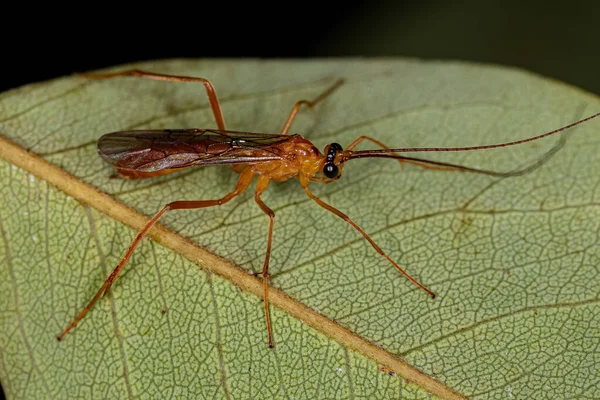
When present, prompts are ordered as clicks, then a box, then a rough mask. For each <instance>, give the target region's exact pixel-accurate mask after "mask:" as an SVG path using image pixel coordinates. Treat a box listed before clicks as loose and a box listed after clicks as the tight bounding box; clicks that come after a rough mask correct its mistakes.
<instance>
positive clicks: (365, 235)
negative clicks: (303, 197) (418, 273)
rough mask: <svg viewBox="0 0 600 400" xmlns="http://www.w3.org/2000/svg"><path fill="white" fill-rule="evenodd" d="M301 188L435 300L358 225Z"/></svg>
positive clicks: (428, 291) (432, 294) (429, 292)
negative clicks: (347, 224) (344, 222)
mask: <svg viewBox="0 0 600 400" xmlns="http://www.w3.org/2000/svg"><path fill="white" fill-rule="evenodd" d="M302 186H303V187H304V191H305V192H306V194H307V195H308V197H310V198H311V199H313V200H314V201H316V202H317V204H318V205H320V206H321V207H323V208H324V209H326V210H327V211H331V212H332V213H334V214H335V215H337V216H338V217H340V218H341V219H343V220H344V221H346V222H347V223H349V224H350V225H352V227H353V228H354V229H356V230H357V231H358V232H359V233H360V234H361V235H363V237H364V238H365V239H367V241H368V242H369V243H370V244H371V246H373V248H374V249H375V250H376V251H377V252H378V253H379V254H381V255H382V256H383V257H384V258H385V259H386V260H388V261H389V262H390V263H391V264H392V265H393V266H394V267H396V269H397V270H398V271H400V273H401V274H402V275H404V276H405V277H406V278H408V280H409V281H411V282H412V283H414V284H415V285H417V286H418V287H419V288H420V289H422V290H423V291H425V292H426V293H427V294H428V295H429V296H431V298H432V299H435V293H433V292H432V291H431V290H429V289H427V288H426V287H425V286H423V285H422V284H421V283H419V281H417V280H416V279H415V278H413V277H412V276H410V275H409V274H408V273H407V272H406V271H404V270H403V269H402V268H400V266H399V265H398V264H396V262H394V260H392V259H391V258H390V256H388V255H387V254H385V253H384V252H383V250H381V248H380V247H379V246H378V245H377V243H375V242H374V241H373V239H371V237H370V236H369V235H367V233H366V232H365V231H363V230H362V229H361V228H360V227H359V226H358V225H356V224H355V223H354V221H352V220H351V219H350V218H349V217H348V216H347V215H346V214H344V213H343V212H341V211H340V210H338V209H337V208H335V207H333V206H331V205H329V204H327V203H325V202H324V201H323V200H321V199H320V198H318V197H317V196H315V195H314V194H313V193H312V192H311V191H310V189H309V188H308V183H306V184H304V185H302Z"/></svg>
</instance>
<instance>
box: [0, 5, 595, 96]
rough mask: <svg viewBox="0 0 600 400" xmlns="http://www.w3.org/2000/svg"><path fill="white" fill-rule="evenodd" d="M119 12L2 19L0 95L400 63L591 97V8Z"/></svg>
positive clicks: (97, 9)
mask: <svg viewBox="0 0 600 400" xmlns="http://www.w3.org/2000/svg"><path fill="white" fill-rule="evenodd" d="M124 4H127V3H119V5H118V6H116V5H113V6H108V5H106V4H105V3H92V2H82V3H80V4H79V5H78V6H71V8H68V9H65V10H60V11H58V10H56V9H55V8H52V9H50V10H44V9H40V8H37V7H38V6H35V7H34V6H31V7H30V9H29V10H19V11H17V12H15V13H11V12H7V13H5V15H4V16H3V17H4V18H3V19H7V20H8V21H3V23H5V22H8V24H4V25H2V27H0V33H1V34H2V36H1V37H2V38H3V39H2V42H3V46H2V47H3V50H2V52H3V53H4V56H6V57H5V59H4V60H3V61H2V73H3V74H2V77H1V78H0V91H3V90H6V89H8V88H13V87H18V86H21V85H23V84H26V83H30V82H36V81H41V80H46V79H50V78H54V77H58V76H63V75H68V74H71V73H72V72H77V71H86V70H91V69H97V68H101V67H106V66H111V65H115V64H122V63H127V62H131V61H138V60H149V59H157V58H170V57H265V58H266V57H332V56H404V57H420V58H428V59H455V60H471V61H478V62H486V63H496V64H502V65H510V66H517V67H522V68H525V69H528V70H531V71H534V72H538V73H540V74H543V75H547V76H550V77H554V78H557V79H559V80H562V81H565V82H568V83H571V84H573V85H576V86H580V87H582V88H585V89H587V90H589V91H592V92H594V93H596V94H600V51H599V49H600V1H598V0H589V1H586V0H572V1H569V2H548V1H541V0H531V1H527V0H520V1H519V0H504V1H502V2H499V1H496V2H491V1H485V0H484V1H481V0H465V1H456V0H446V1H444V0H410V1H408V0H372V1H368V2H367V1H364V0H359V1H354V2H346V3H341V4H336V2H327V1H321V2H319V3H317V2H312V1H298V0H294V1H290V0H285V1H279V2H278V3H274V4H272V5H264V3H257V2H256V1H252V2H245V3H243V4H242V5H237V4H236V3H235V2H232V1H230V0H228V1H222V2H221V3H219V2H215V1H213V2H212V3H207V2H194V3H189V4H190V5H188V6H183V5H180V4H178V3H176V2H161V3H160V5H159V6H151V5H150V4H152V3H149V2H143V3H137V7H136V8H133V7H129V8H128V7H127V6H126V5H124ZM258 4H261V5H260V6H259V5H258ZM12 18H14V20H12ZM11 22H13V24H11ZM2 58H4V57H2Z"/></svg>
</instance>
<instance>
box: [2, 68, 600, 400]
mask: <svg viewBox="0 0 600 400" xmlns="http://www.w3.org/2000/svg"><path fill="white" fill-rule="evenodd" d="M136 67H139V68H143V69H147V70H151V71H154V72H162V73H173V74H183V75H192V76H202V77H206V78H208V79H211V80H212V82H213V83H214V85H215V87H216V89H217V92H218V94H219V97H220V99H221V101H222V106H223V113H224V116H225V120H226V123H227V127H228V128H229V129H232V130H242V131H251V132H271V133H272V132H278V131H279V130H280V129H281V126H282V125H283V122H284V121H285V118H286V117H287V114H288V113H289V111H290V109H291V107H292V105H293V104H294V103H295V102H296V101H298V100H300V99H311V98H314V97H315V96H317V95H318V94H319V93H321V92H322V91H323V90H325V89H326V88H327V87H329V86H330V85H331V84H332V83H333V82H334V81H335V80H336V79H338V78H340V77H344V78H346V83H345V84H344V85H343V86H342V87H341V88H340V89H339V90H338V91H336V92H335V93H334V94H333V95H332V96H331V97H329V98H328V99H327V100H326V101H325V102H323V103H322V104H320V105H319V106H318V107H317V108H316V109H315V113H311V112H309V111H303V112H302V113H301V114H300V115H299V117H298V119H297V122H296V123H295V125H294V127H293V131H294V132H298V133H302V134H303V136H305V137H307V138H309V139H310V140H312V141H313V142H314V143H315V145H316V146H317V147H318V148H320V149H322V148H323V147H324V146H325V145H326V144H327V143H331V142H338V143H341V144H342V145H343V146H347V145H348V144H349V143H350V142H351V141H352V140H354V139H355V138H356V137H358V136H361V135H369V136H372V137H374V138H377V139H378V140H381V141H382V142H384V143H386V144H388V145H390V146H394V147H409V146H410V147H416V146H418V147H428V146H434V147H449V146H452V147H455V146H471V145H481V144H492V143H499V142H504V141H511V140H517V139H521V138H525V137H530V136H534V135H537V134H540V133H543V132H545V131H549V130H552V129H555V128H558V127H560V126H563V125H566V124H568V123H570V122H573V121H575V120H577V119H579V118H582V117H584V116H588V115H590V114H592V113H595V112H598V111H599V110H600V101H598V99H597V98H596V97H593V96H591V95H589V94H585V93H582V92H581V91H579V90H577V89H574V88H570V87H567V86H565V85H563V84H560V83H557V82H554V81H549V80H547V79H543V78H540V77H537V76H533V75H531V74H528V73H524V72H522V71H518V70H512V69H506V68H499V67H489V66H475V65H471V64H460V63H433V62H430V63H425V62H419V61H405V60H377V61H369V60H340V61H314V62H313V61H311V62H306V61H304V62H298V61H269V62H263V61H237V60H236V61H166V62H155V63H149V64H140V65H137V66H136ZM120 69H123V68H120ZM214 126H215V124H214V120H213V118H212V114H211V111H210V107H209V104H208V101H207V99H206V96H205V94H204V90H203V88H202V86H201V85H194V84H176V83H169V82H155V81H149V80H143V79H135V78H119V79H114V80H101V81H91V80H86V79H84V78H81V77H69V78H65V79H59V80H55V81H52V82H46V83H43V84H36V85H31V86H28V87H24V88H21V89H18V90H14V91H10V92H7V93H4V94H2V95H1V97H0V134H2V135H3V136H4V137H6V138H8V139H10V140H11V141H13V142H14V143H16V144H17V146H15V147H11V146H12V145H11V144H10V143H9V142H6V141H5V140H3V141H2V142H0V154H1V155H2V157H3V158H5V159H6V160H10V161H2V162H1V163H0V164H1V165H0V176H1V177H0V179H1V181H0V182H1V183H2V193H1V198H2V199H3V202H2V207H0V239H1V244H0V252H1V253H0V259H1V262H2V266H1V268H0V274H1V276H0V290H1V291H2V293H3V295H2V296H1V297H0V299H1V302H2V303H1V309H2V310H3V311H2V313H1V314H0V356H1V358H0V360H1V362H0V380H1V382H2V385H3V388H4V391H5V393H6V394H7V396H8V398H69V397H75V398H81V397H89V398H108V397H112V398H123V397H129V398H138V397H140V398H166V397H176V398H208V399H212V398H290V399H291V398H296V399H298V398H307V399H314V398H327V399H330V398H342V399H346V398H365V399H374V398H382V399H388V398H426V397H429V396H430V394H428V392H435V393H437V394H438V395H439V396H442V397H450V396H452V393H450V392H449V391H446V392H444V387H446V388H450V389H452V390H454V391H456V392H458V393H460V394H462V395H463V396H467V397H470V398H511V397H514V398H582V397H593V396H594V392H595V388H596V387H597V386H598V385H599V384H600V382H599V378H598V377H599V376H600V371H599V369H598V362H597V361H598V357H599V354H600V349H599V348H598V332H599V327H600V307H599V306H598V293H599V291H600V279H599V276H598V275H599V273H600V272H599V269H598V265H599V260H600V245H599V244H598V233H599V229H600V227H599V224H600V218H599V217H600V211H599V210H600V208H599V206H598V205H599V202H600V191H599V190H598V187H599V185H600V175H599V174H598V173H597V171H596V169H597V167H596V166H597V165H599V162H598V161H599V156H598V155H599V154H600V151H599V150H600V149H599V146H600V145H599V143H600V141H599V137H598V131H599V130H600V121H598V120H593V121H590V122H588V123H585V124H582V125H579V126H578V127H577V128H575V129H571V130H569V131H567V132H565V134H563V135H562V136H560V137H559V136H551V137H549V138H546V139H543V140H540V141H536V142H532V143H528V144H524V145H519V146H515V147H508V148H502V149H497V150H486V151H475V152H463V153H453V154H436V153H429V154H423V155H420V154H419V155H418V156H422V157H426V158H429V159H434V160H438V161H444V162H452V163H459V164H463V165H466V166H469V167H474V168H482V169H487V170H496V171H511V170H514V169H518V168H526V167H528V166H534V167H533V168H532V169H531V170H530V171H528V172H527V173H524V174H522V175H520V176H516V177H511V178H495V177H490V176H486V175H478V174H471V173H462V172H451V171H437V170H430V169H423V168H419V167H417V166H412V165H404V166H399V165H398V164H397V163H396V162H394V161H391V160H381V159H362V160H352V161H350V162H348V164H347V165H346V166H345V168H344V173H343V176H342V177H341V179H340V180H338V181H336V182H335V183H332V184H330V185H326V186H324V185H321V186H319V185H316V184H315V185H313V186H312V188H313V191H314V192H315V193H316V194H317V195H319V196H321V197H322V198H323V199H324V200H325V201H327V202H329V203H331V204H333V205H334V206H336V207H337V208H339V209H340V210H342V211H343V212H345V213H347V214H348V215H349V216H350V217H352V218H353V219H354V221H355V222H356V223H358V224H359V225H360V226H361V227H362V228H363V229H364V230H365V231H366V232H367V233H369V234H370V235H371V236H372V237H373V239H374V240H375V241H376V242H377V243H378V244H379V245H380V246H381V247H382V249H384V250H385V251H386V252H388V254H389V255H390V256H391V257H392V258H393V259H394V260H397V261H398V262H399V263H400V264H401V265H402V266H403V267H405V268H406V270H407V271H408V272H409V273H410V274H412V275H413V276H415V277H416V278H417V279H418V280H419V281H421V282H422V283H423V284H425V285H426V286H427V287H429V288H431V289H432V290H434V291H435V292H436V294H437V295H438V298H437V299H436V300H431V299H429V298H428V297H427V296H426V295H425V294H424V293H423V292H422V291H420V290H418V289H417V288H416V287H415V286H414V285H412V284H411V283H410V282H408V281H407V280H406V279H405V278H404V277H402V276H401V275H400V274H398V273H397V271H396V270H395V269H394V268H393V267H392V266H391V265H390V264H389V263H387V261H386V260H385V259H383V258H382V257H380V256H379V255H378V254H377V253H376V252H375V251H374V250H373V248H372V247H371V246H370V245H369V244H368V243H367V242H366V241H365V240H364V239H362V237H361V236H360V235H359V234H358V233H357V232H356V231H355V230H353V229H352V227H350V226H349V225H348V224H346V223H344V222H343V221H342V220H340V219H339V218H337V217H336V216H334V215H333V214H330V213H327V211H325V210H323V209H321V208H319V207H318V206H317V205H316V204H315V203H314V202H312V201H311V200H310V199H308V198H307V197H306V195H305V194H304V191H303V190H302V189H301V187H300V186H299V184H298V182H297V181H296V180H290V181H287V182H283V183H272V184H271V185H270V187H269V189H268V190H267V192H266V193H265V194H264V196H263V199H264V201H265V202H266V204H268V205H269V207H271V208H272V209H273V210H275V214H276V217H275V231H274V243H273V252H272V256H271V272H272V282H271V283H272V286H273V287H274V288H277V289H280V290H281V291H283V292H285V293H286V294H287V295H288V296H290V297H291V299H287V298H286V297H285V296H281V295H279V294H277V292H274V293H275V295H274V298H273V301H274V304H277V305H278V307H275V306H273V307H272V318H273V327H274V335H275V340H276V348H275V349H274V350H273V349H269V348H268V347H267V344H266V331H265V322H264V316H263V311H262V308H263V305H262V299H260V298H259V297H257V296H255V295H254V294H253V293H260V289H259V288H260V281H259V280H258V279H255V278H253V277H251V276H250V275H249V274H245V273H243V271H242V272H239V271H241V270H239V269H238V268H236V267H235V265H239V266H241V267H242V268H243V269H244V270H245V271H260V270H261V269H262V263H263V260H264V254H265V250H266V239H267V238H266V234H267V227H268V219H267V218H266V217H265V216H264V214H263V213H262V212H261V210H260V209H259V208H258V207H257V206H256V205H255V204H254V201H253V195H252V191H251V190H249V191H248V192H247V193H245V194H244V195H242V196H241V197H240V198H238V199H236V200H234V201H232V202H231V203H229V204H227V205H224V206H222V207H216V208H212V209H205V210H195V211H176V212H172V213H170V214H167V215H166V216H165V217H164V219H163V220H161V222H162V223H164V224H165V225H166V226H168V227H170V228H172V229H173V230H174V231H176V232H178V233H179V234H181V235H183V236H184V237H188V238H190V239H191V240H193V241H194V242H197V243H198V244H199V245H200V246H201V247H203V248H205V249H207V250H208V251H209V252H211V253H214V254H217V255H218V256H220V257H223V258H224V260H225V261H223V260H220V259H217V258H215V257H212V256H210V254H209V253H206V252H204V253H202V252H201V250H200V249H197V250H194V251H196V253H193V252H191V253H189V254H188V253H186V252H185V251H184V250H183V249H184V247H185V246H186V243H187V242H185V241H184V240H182V239H181V238H178V236H176V235H173V234H170V233H168V232H167V231H164V232H163V231H160V232H159V231H158V230H157V232H158V233H156V235H155V236H153V237H155V238H156V239H157V240H158V241H159V242H160V243H163V244H164V245H165V246H167V247H168V248H167V247H163V246H162V245H160V244H157V243H155V242H154V241H150V240H146V241H144V242H143V244H142V245H141V246H140V248H139V249H138V250H136V252H135V253H134V256H133V258H132V259H131V261H130V262H129V264H128V265H127V266H126V268H125V270H124V273H123V274H121V276H120V277H119V279H118V280H117V281H116V283H115V285H114V286H113V288H112V289H111V291H110V294H109V295H108V296H107V297H105V298H103V299H101V300H100V301H99V302H98V303H97V304H96V305H95V307H94V308H93V309H92V310H91V311H90V313H89V314H88V315H87V316H86V317H85V318H84V319H83V320H82V321H81V322H80V323H79V325H78V326H77V327H76V328H75V329H74V330H73V331H72V332H71V333H70V334H69V335H67V336H66V337H65V339H64V341H62V342H57V341H56V339H55V336H56V335H57V334H58V333H60V331H61V330H62V329H64V327H65V326H66V325H67V324H68V323H69V322H70V321H71V320H72V319H73V318H74V317H75V316H76V315H77V313H78V312H79V311H81V309H82V308H83V307H84V306H85V304H87V302H88V301H89V300H90V299H91V297H92V296H93V294H94V293H95V292H96V290H98V288H99V287H100V286H101V284H102V282H103V280H104V278H105V277H106V276H107V274H108V273H109V272H110V271H111V270H112V269H113V268H114V266H115V265H116V263H117V262H118V260H119V258H120V257H121V256H122V254H123V252H124V251H125V249H126V248H127V246H128V244H129V241H130V240H131V239H132V238H133V236H134V234H135V230H133V229H131V228H128V227H127V226H126V225H124V224H127V225H131V226H139V224H140V223H141V222H140V221H141V219H140V218H138V217H135V215H134V214H133V213H131V212H129V211H127V212H129V214H128V213H127V212H126V211H123V213H124V214H122V215H123V216H122V217H121V216H118V215H121V214H118V212H120V211H118V210H121V209H123V210H124V208H122V206H120V205H118V204H117V203H115V202H112V203H111V201H112V200H110V198H108V197H106V196H103V195H102V193H100V192H95V191H93V190H91V189H90V188H89V186H86V185H84V182H85V183H88V184H90V185H93V186H95V187H97V188H98V189H99V190H100V191H102V192H106V193H108V194H110V195H112V196H114V197H115V198H116V199H118V200H120V201H121V202H123V203H125V204H129V205H131V206H132V207H134V208H136V209H137V210H139V211H141V212H142V213H144V214H146V215H152V214H154V213H155V212H157V211H158V210H159V209H160V207H161V206H163V205H164V204H165V203H166V202H169V201H173V200H184V199H190V200H191V199H213V198H218V197H220V196H222V195H223V194H225V193H227V192H229V191H231V189H232V188H233V186H234V185H235V181H236V178H237V175H236V174H234V173H233V172H232V171H231V170H229V169H228V168H227V167H210V168H209V167H206V168H193V169H189V170H188V171H182V172H180V173H177V174H175V175H169V176H163V177H160V178H155V179H152V180H141V181H126V180H121V179H115V178H111V174H112V173H113V170H112V168H111V167H110V166H109V165H107V164H105V163H104V162H103V161H102V160H101V159H100V157H98V156H97V154H96V141H97V139H98V138H99V137H100V136H101V135H102V134H104V133H107V132H112V131H118V130H128V129H140V128H153V129H161V128H183V127H214ZM561 138H563V140H564V143H562V142H561ZM18 146H20V147H22V148H25V149H28V150H29V151H31V152H32V153H35V154H38V155H40V156H41V157H42V159H37V158H36V157H34V156H32V155H31V154H27V153H24V152H23V153H20V152H18ZM361 146H362V147H361V148H372V147H371V146H368V145H367V144H365V145H362V144H361ZM44 160H45V161H47V162H49V163H52V164H53V165H55V166H58V167H60V168H62V169H64V171H66V172H68V173H69V174H72V175H73V176H75V177H76V178H78V179H73V178H72V177H71V176H69V175H67V174H64V176H63V175H60V174H61V173H60V172H56V171H54V170H53V169H52V167H51V166H48V165H46V164H44V162H45V161H44ZM11 164H12V165H11ZM57 171H59V170H58V169H57ZM48 182H51V183H52V185H50V184H49V183H48ZM53 185H56V186H58V187H60V189H57V188H55V187H54V186H53ZM86 196H88V197H86ZM76 199H78V200H79V201H77V200H76ZM85 199H88V200H85ZM90 199H91V200H90ZM120 207H121V208H120ZM115 210H117V211H115ZM136 218H137V219H136ZM169 235H171V236H169ZM179 243H180V244H181V245H179ZM178 246H179V247H178ZM173 249H174V250H173ZM190 251H191V250H190ZM190 254H197V256H194V255H190ZM184 255H185V257H184ZM186 257H187V258H186ZM211 257H212V258H211ZM188 258H191V259H193V261H194V262H195V263H196V264H199V265H201V266H202V268H200V267H198V265H196V264H195V263H193V262H191V261H190V260H188ZM210 271H217V273H218V274H221V275H223V276H222V277H221V276H219V275H217V274H214V273H213V272H210ZM236 271H238V272H236ZM230 272H231V274H230ZM236 274H237V275H236ZM253 285H254V286H253ZM256 288H258V289H256ZM293 299H295V300H293ZM298 302H299V303H298ZM300 303H303V304H305V305H306V306H307V307H308V308H306V309H304V308H302V306H301V304H300ZM311 309H312V310H311ZM165 310H166V313H163V311H165ZM307 310H308V311H307ZM305 317H306V318H305ZM323 317H326V318H323ZM327 319H328V320H331V321H334V322H335V323H337V324H339V325H340V326H341V327H343V328H345V329H346V330H341V328H336V326H337V325H336V324H332V323H329V324H327ZM315 328H316V329H315ZM336 329H337V330H336ZM369 342H371V343H372V344H373V345H371V347H369V346H370V345H369ZM388 356H389V357H388ZM403 362H406V363H407V365H408V367H407V369H398V370H397V371H396V372H400V373H402V374H403V375H404V377H405V378H406V379H405V380H403V379H401V378H400V377H398V376H390V375H389V374H386V373H384V372H381V371H380V370H379V369H380V366H386V367H389V365H391V364H393V365H396V366H398V365H401V364H402V363H403ZM394 363H395V364H394ZM402 365H404V364H402ZM410 366H413V367H414V368H416V369H418V370H421V371H423V372H424V373H425V374H426V375H423V376H421V375H419V374H418V371H416V370H412V369H410ZM399 368H400V367H399ZM428 376H429V377H431V378H433V379H431V378H428ZM428 379H429V380H428ZM437 381H439V382H441V383H442V384H443V385H445V386H441V387H442V389H440V388H439V387H434V386H433V385H434V384H437ZM411 382H416V383H411Z"/></svg>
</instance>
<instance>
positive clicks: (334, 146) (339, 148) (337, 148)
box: [329, 143, 344, 152]
mask: <svg viewBox="0 0 600 400" xmlns="http://www.w3.org/2000/svg"><path fill="white" fill-rule="evenodd" d="M329 148H330V149H334V150H335V151H336V152H338V151H343V150H344V149H342V146H341V145H340V144H339V143H331V144H330V145H329Z"/></svg>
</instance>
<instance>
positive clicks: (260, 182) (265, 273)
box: [254, 175, 275, 348]
mask: <svg viewBox="0 0 600 400" xmlns="http://www.w3.org/2000/svg"><path fill="white" fill-rule="evenodd" d="M268 185H269V178H267V177H266V176H264V175H261V176H259V177H258V179H257V181H256V191H255V192H254V200H255V201H256V203H257V204H258V206H259V207H260V209H261V210H262V211H263V212H264V213H265V214H267V215H268V216H269V236H268V238H267V254H266V255H265V263H264V265H263V270H262V273H261V275H262V277H263V288H264V291H265V294H264V299H265V300H264V307H265V320H266V322H267V335H268V337H269V347H271V348H273V347H275V346H274V345H273V329H272V328H271V316H270V314H269V259H270V258H271V243H272V242H273V222H274V220H275V213H274V212H273V210H271V209H270V208H269V207H268V206H267V205H266V204H265V203H264V202H263V201H262V200H261V198H260V195H261V194H263V192H264V191H265V190H266V189H267V186H268Z"/></svg>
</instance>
